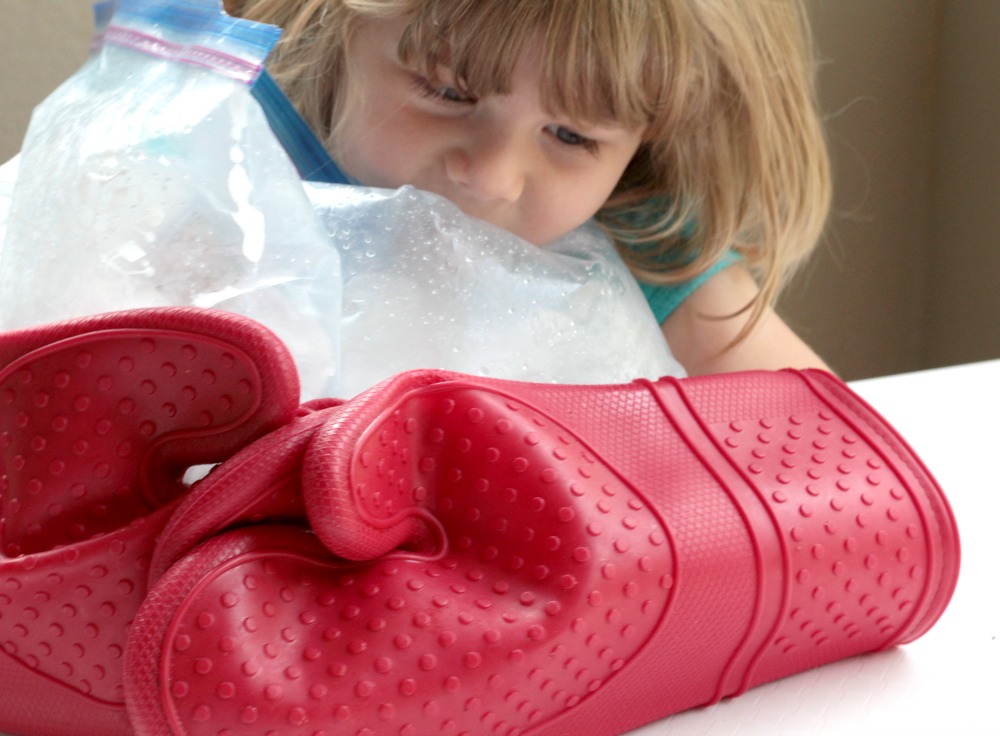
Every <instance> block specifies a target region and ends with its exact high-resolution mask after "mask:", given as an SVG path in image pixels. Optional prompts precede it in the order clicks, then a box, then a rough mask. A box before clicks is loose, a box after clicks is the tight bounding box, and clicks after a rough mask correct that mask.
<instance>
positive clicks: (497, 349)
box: [306, 184, 683, 396]
mask: <svg viewBox="0 0 1000 736" xmlns="http://www.w3.org/2000/svg"><path fill="white" fill-rule="evenodd" d="M306 186H307V191H308V193H309V196H310V198H311V199H312V201H313V203H314V205H315V206H316V208H317V212H318V213H319V214H320V216H321V217H322V220H323V223H324V224H325V226H326V228H327V231H328V233H329V235H330V238H331V239H332V241H333V243H334V244H335V245H336V247H337V249H338V251H339V252H340V255H341V267H342V270H343V288H344V295H343V299H344V301H343V324H342V331H341V338H342V341H343V345H344V346H345V350H344V353H343V356H342V364H341V381H342V384H341V388H342V389H343V393H342V395H344V396H351V395H354V394H355V393H357V391H359V390H360V389H362V388H367V387H368V386H371V385H372V384H373V383H375V382H376V381H378V380H380V379H382V378H386V377H388V376H390V375H392V374H394V373H398V372H401V371H403V370H408V369H413V368H426V367H434V368H447V369H451V370H455V371H461V372H464V373H470V374H473V375H479V376H494V377H503V378H511V379H519V380H526V381H542V382H553V381H555V382H561V383H619V382H625V381H629V380H631V379H633V378H639V377H645V378H658V377H660V376H665V375H673V376H681V375H683V369H682V368H681V367H680V365H679V364H678V363H677V362H676V361H675V360H674V359H673V357H672V356H671V354H670V352H669V349H668V348H667V345H666V342H665V341H664V339H663V335H662V333H661V332H660V328H659V325H657V324H656V320H655V319H654V317H653V315H652V312H651V311H650V309H649V306H648V305H647V303H646V301H645V299H644V297H643V295H642V292H641V291H640V290H639V287H638V285H637V284H636V282H635V279H634V278H633V277H632V276H631V274H630V273H629V271H628V269H627V268H626V266H625V264H624V263H623V262H622V260H621V258H620V257H619V256H618V254H617V252H616V251H615V248H614V246H613V245H612V244H611V242H610V241H609V240H608V239H607V238H606V237H605V236H604V235H603V234H602V233H601V232H600V231H599V230H598V229H597V228H596V226H592V225H587V226H584V227H582V228H579V229H578V230H575V231H573V232H571V233H570V234H568V235H566V236H564V237H563V238H561V239H559V240H557V241H555V242H553V243H550V244H549V245H546V246H545V247H542V248H539V247H537V246H534V245H532V244H531V243H528V242H527V241H525V240H522V239H520V238H518V237H516V236H514V235H512V234H510V233H508V232H506V231H503V230H501V229H499V228H496V227H493V226H492V225H489V224H488V223H484V222H481V221H478V220H473V219H472V218H469V217H467V216H465V215H464V214H463V213H462V212H461V211H460V210H459V209H458V208H457V207H455V206H454V205H453V204H452V203H451V202H449V201H448V200H446V199H444V198H442V197H439V196H436V195H434V194H430V193H428V192H424V191H420V190H417V189H413V188H412V187H403V188H401V189H398V190H378V189H366V188H360V187H345V186H336V185H327V186H323V185H318V184H307V185H306Z"/></svg>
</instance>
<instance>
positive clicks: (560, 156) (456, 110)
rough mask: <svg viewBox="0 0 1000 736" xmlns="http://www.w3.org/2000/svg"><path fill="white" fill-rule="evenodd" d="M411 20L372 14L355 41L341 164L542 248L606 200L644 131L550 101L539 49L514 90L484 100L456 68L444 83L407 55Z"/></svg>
mask: <svg viewBox="0 0 1000 736" xmlns="http://www.w3.org/2000/svg"><path fill="white" fill-rule="evenodd" d="M403 27H404V24H403V23H402V22H399V21H382V20H373V21H366V22H365V23H364V24H363V25H362V26H361V27H360V28H358V30H357V33H356V34H355V35H354V37H353V39H352V56H351V60H350V63H351V65H350V75H351V76H350V89H351V91H352V95H351V96H350V97H349V98H348V104H347V105H345V112H344V119H343V121H342V126H341V128H340V134H339V135H338V139H337V158H338V163H339V164H340V165H341V166H342V167H343V168H344V170H345V171H346V172H347V173H348V174H349V175H350V176H351V177H353V178H354V179H356V180H357V181H359V182H361V183H362V184H365V185H367V186H372V187H385V188H391V189H394V188H397V187H400V186H403V185H405V184H409V185H412V186H414V187H417V188H418V189H424V190H427V191H430V192H434V193H435V194H439V195H441V196H443V197H446V198H447V199H449V200H451V201H452V202H453V203H454V204H456V205H457V206H458V207H459V208H460V209H461V210H462V211H464V212H465V213H466V214H468V215H471V216H473V217H477V218H479V219H482V220H485V221H487V222H490V223H492V224H494V225H497V226H499V227H501V228H503V229H505V230H508V231H510V232H512V233H514V234H515V235H518V236H520V237H521V238H523V239H525V240H527V241H529V242H531V243H534V244H536V245H544V244H545V243H548V242H550V241H552V240H554V239H556V238H558V237H560V236H561V235H564V234H566V233H568V232H569V231H571V230H573V229H574V228H576V227H578V226H579V225H581V224H583V223H584V222H585V221H587V220H588V219H589V218H590V217H592V216H593V215H594V214H595V213H596V212H597V210H598V209H600V208H601V206H602V205H603V204H604V203H605V202H606V201H607V199H608V197H609V196H610V194H611V192H612V191H613V189H614V188H615V185H616V184H617V183H618V180H619V179H620V178H621V175H622V173H623V172H624V170H625V167H626V166H627V165H628V163H629V161H630V160H631V159H632V156H633V155H634V154H635V152H636V150H637V149H638V147H639V144H640V142H641V141H642V134H643V131H642V129H641V128H625V127H620V126H617V125H603V124H602V125H600V126H596V125H593V124H586V123H584V122H582V121H574V120H568V119H565V118H562V117H560V116H558V115H553V114H551V113H550V112H547V111H546V110H545V109H544V108H543V106H542V102H541V92H540V89H539V72H538V69H539V62H538V54H539V51H540V49H539V48H538V47H537V44H536V45H535V47H534V48H530V49H528V53H526V54H525V55H524V56H523V57H522V58H521V59H520V60H519V61H518V64H517V66H516V67H515V69H514V74H513V77H512V80H511V91H510V94H507V95H488V96H485V97H480V98H476V97H474V96H472V94H471V93H463V92H461V91H459V89H458V88H457V85H456V82H455V80H454V79H453V78H452V77H451V73H450V72H449V70H448V69H445V68H441V69H438V70H437V72H436V75H435V78H434V79H428V78H427V77H426V76H424V75H422V74H420V73H418V72H417V71H415V69H414V68H411V67H409V66H407V65H405V64H403V63H402V62H401V61H400V59H399V57H398V54H397V46H398V44H399V39H400V35H401V33H402V31H403Z"/></svg>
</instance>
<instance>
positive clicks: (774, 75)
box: [229, 0, 830, 333]
mask: <svg viewBox="0 0 1000 736" xmlns="http://www.w3.org/2000/svg"><path fill="white" fill-rule="evenodd" d="M229 5H232V6H241V7H239V8H234V9H236V10H238V11H239V12H241V14H242V15H244V16H245V17H249V18H253V19H255V20H260V21H263V22H267V23H273V24H276V25H279V26H281V27H282V28H284V31H285V32H284V35H283V37H282V40H281V41H280V43H279V44H278V47H277V48H276V50H275V54H274V55H273V57H272V59H271V60H270V62H269V67H270V70H271V73H272V75H273V76H274V77H275V78H276V79H277V81H278V83H279V84H280V85H281V86H282V87H283V89H284V90H285V91H286V93H287V94H288V96H289V97H290V98H291V99H292V101H293V102H294V103H295V105H296V106H297V107H298V109H299V110H300V112H301V114H302V115H303V117H304V118H305V119H306V121H307V122H308V123H309V124H310V125H311V126H312V128H313V130H315V131H316V132H317V133H318V135H319V136H320V138H321V139H323V140H324V141H325V143H326V145H327V147H328V148H330V149H331V151H335V150H336V139H337V123H338V121H339V120H340V119H341V113H342V110H341V108H340V107H339V105H340V104H341V103H342V101H343V99H344V98H345V97H346V95H345V94H344V92H345V88H344V86H343V85H344V83H345V80H346V77H347V71H348V67H347V64H346V58H347V54H348V50H349V44H350V39H351V35H352V33H353V30H354V29H355V28H356V27H357V23H358V21H359V20H363V19H365V18H403V17H405V18H409V23H408V25H407V27H406V30H405V31H404V33H403V36H402V38H401V40H400V45H399V52H400V57H401V58H402V59H404V60H405V61H407V62H409V63H413V64H415V65H422V66H423V67H424V68H426V69H429V70H433V69H434V68H435V67H436V65H437V63H438V62H439V61H445V60H446V61H447V65H448V67H449V68H450V70H451V71H452V73H453V74H454V76H455V77H456V79H457V80H458V81H459V82H460V83H461V84H462V85H463V86H464V87H466V88H467V89H468V90H471V91H472V92H473V93H475V94H476V95H487V94H491V93H503V92H506V91H507V90H508V89H509V80H510V78H511V73H512V70H513V68H514V66H515V64H516V62H517V60H518V57H519V55H520V53H521V51H522V49H523V48H524V47H525V46H526V44H527V43H529V42H530V41H531V40H532V39H534V38H536V37H537V35H538V33H539V31H541V32H542V33H543V36H544V38H545V50H544V52H543V53H544V57H543V69H542V80H543V81H542V95H543V100H544V102H545V104H546V105H548V106H549V107H551V108H552V109H553V111H557V112H559V113H562V114H566V115H568V116H569V117H570V118H577V119H581V120H586V121H590V122H601V121H607V120H614V121H617V122H619V123H622V124H625V125H644V126H647V127H646V130H647V134H646V136H645V140H644V142H643V144H642V145H641V147H640V149H639V151H638V153H637V154H636V156H635V157H634V159H633V160H632V162H631V163H630V164H629V166H628V168H627V169H626V171H625V173H624V175H623V176H622V179H621V181H620V182H619V184H618V186H617V188H616V189H615V191H614V192H613V194H612V195H611V197H610V198H609V200H608V201H607V203H606V204H605V205H604V207H603V208H602V209H601V210H600V211H599V212H598V213H597V215H596V219H597V221H598V222H599V223H600V224H601V225H602V227H603V228H604V229H605V230H606V232H607V233H608V235H609V236H610V237H611V238H612V240H614V242H615V243H616V244H617V245H618V247H619V249H620V250H621V252H622V255H623V257H624V258H625V260H626V262H627V263H628V264H629V266H630V268H631V269H632V271H633V273H635V275H636V276H637V278H639V279H640V280H643V281H647V282H650V283H669V282H676V281H682V280H687V279H690V278H692V277H694V276H695V275H697V274H699V273H702V272H704V271H705V270H707V269H708V268H710V267H711V266H712V265H713V264H714V263H715V262H717V261H718V260H719V259H720V258H721V257H722V256H723V255H724V254H725V253H727V252H728V251H729V250H734V251H736V252H738V253H739V254H740V255H741V256H742V257H743V259H744V262H745V263H746V264H747V266H748V267H749V268H750V269H751V271H753V273H754V274H755V276H756V277H757V280H758V283H759V285H760V287H761V291H760V296H759V298H758V299H757V301H756V302H755V303H753V304H752V305H748V308H749V309H751V319H750V320H749V322H748V325H747V328H745V330H744V333H745V332H746V330H747V329H749V327H750V326H752V324H753V323H754V322H755V321H756V319H757V317H758V316H759V315H760V313H761V311H762V310H763V309H764V307H765V306H766V305H767V304H769V303H771V302H772V301H773V299H774V298H775V296H776V295H777V293H778V291H779V289H780V287H781V286H782V285H783V284H784V282H785V281H786V279H787V277H788V276H789V275H790V274H791V273H792V272H793V270H794V268H795V266H796V265H797V264H798V263H800V262H801V260H802V259H803V258H804V257H805V256H806V255H807V254H808V253H809V252H810V251H811V250H812V248H813V247H814V245H815V243H816V242H817V240H818V238H819V235H820V233H821V231H822V228H823V225H824V222H825V220H826V216H827V213H828V210H829V207H830V171H829V161H828V157H827V149H826V142H825V138H824V133H823V129H822V124H821V121H820V117H819V114H818V112H817V106H816V102H815V90H814V69H813V65H814V61H813V56H812V48H811V43H812V41H811V36H810V32H809V27H808V23H807V21H806V18H805V12H804V10H803V8H802V6H801V3H800V2H799V1H798V0H503V1H502V2H499V1H493V0H245V1H244V2H239V1H238V0H236V1H235V2H230V3H229Z"/></svg>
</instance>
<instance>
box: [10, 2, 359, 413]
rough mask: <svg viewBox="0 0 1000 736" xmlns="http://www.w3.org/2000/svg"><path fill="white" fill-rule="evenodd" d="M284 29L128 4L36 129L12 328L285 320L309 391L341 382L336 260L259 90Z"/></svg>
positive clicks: (170, 5) (23, 172)
mask: <svg viewBox="0 0 1000 736" xmlns="http://www.w3.org/2000/svg"><path fill="white" fill-rule="evenodd" d="M104 7H106V6H104ZM278 36H279V31H278V29H276V28H274V27H272V26H266V25H262V24H257V23H249V22H247V21H243V20H238V19H234V18H231V17H229V16H227V15H224V14H223V13H222V10H221V5H220V3H219V2H218V0H171V1H170V2H165V1H163V0H119V2H118V3H117V4H116V6H115V7H114V14H113V15H112V16H111V18H110V21H109V23H108V25H107V26H106V27H105V28H99V36H98V38H99V43H98V44H97V46H96V48H95V49H94V51H93V53H92V54H91V57H90V58H89V59H88V60H87V62H86V63H85V64H84V65H83V66H82V67H81V69H80V70H79V71H78V72H77V73H75V74H74V75H73V76H72V77H70V78H69V79H68V80H67V81H66V82H64V83H63V84H62V85H61V86H60V87H59V88H58V89H57V90H56V91H55V92H53V93H52V94H51V95H50V96H49V97H48V98H47V99H45V100H44V101H43V102H42V103H41V104H40V105H39V106H38V107H37V108H36V110H35V111H34V114H33V116H32V120H31V123H30V125H29V129H28V132H27V134H26V136H25V139H24V143H23V146H22V149H21V154H20V157H19V167H18V168H19V170H18V174H17V179H16V181H15V184H14V188H13V196H12V200H11V203H10V208H9V214H8V222H7V233H6V237H5V240H4V245H3V250H2V252H0V319H2V326H3V328H4V329H12V328H16V327H23V326H28V325H33V324H40V323H44V322H51V321H56V320H60V319H64V318H69V317H77V316H83V315H88V314H95V313H100V312H108V311H115V310H121V309H127V308H135V307H151V306H178V305H185V306H201V307H213V308H217V309H224V310H228V311H234V312H239V313H242V314H245V315H247V316H249V317H253V318H255V319H258V320H259V321H261V322H263V323H264V324H266V325H267V326H268V327H270V328H271V329H272V330H274V331H275V332H276V333H277V334H278V335H279V336H280V337H281V338H282V340H284V341H285V342H286V343H287V345H288V346H289V348H290V350H291V351H292V353H293V355H294V356H295V357H296V360H297V363H298V365H299V371H300V374H301V380H302V385H303V392H304V393H305V394H309V395H317V394H321V393H324V392H325V391H327V390H328V389H329V388H331V387H333V386H335V385H336V378H337V376H336V371H337V366H338V363H339V355H338V352H339V346H338V342H337V340H338V331H337V329H336V324H337V322H338V319H339V308H340V272H339V258H338V256H337V253H336V251H335V250H334V249H333V248H331V247H330V244H329V240H328V238H327V237H326V235H325V233H324V232H323V231H322V229H321V228H320V226H319V223H318V222H317V220H316V217H315V216H314V214H313V209H312V207H311V205H310V203H309V201H308V199H307V198H306V196H305V194H304V193H303V191H302V185H301V181H300V179H299V176H298V173H297V172H296V170H295V168H294V166H293V165H292V163H291V162H290V160H289V158H288V156H287V154H286V153H285V151H284V150H283V148H282V147H281V145H280V144H279V143H278V142H277V140H276V139H275V137H274V135H273V133H272V132H271V130H270V127H269V125H268V123H267V120H266V118H265V115H264V114H263V112H262V110H261V109H260V106H259V105H258V104H257V102H256V101H255V100H254V99H253V97H252V96H251V93H250V85H251V84H252V83H253V81H254V80H255V79H256V78H257V75H258V74H259V73H260V71H261V69H262V63H263V60H264V57H265V56H266V55H267V53H268V52H269V50H270V49H271V48H272V47H273V45H274V43H275V42H276V41H277V39H278Z"/></svg>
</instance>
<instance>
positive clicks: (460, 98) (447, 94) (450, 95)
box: [413, 76, 476, 105]
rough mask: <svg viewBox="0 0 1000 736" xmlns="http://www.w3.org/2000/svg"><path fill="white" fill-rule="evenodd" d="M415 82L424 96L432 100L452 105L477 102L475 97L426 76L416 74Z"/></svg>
mask: <svg viewBox="0 0 1000 736" xmlns="http://www.w3.org/2000/svg"><path fill="white" fill-rule="evenodd" d="M413 84H414V86H415V87H416V88H417V90H418V91H419V92H420V93H421V94H422V95H423V96H424V97H428V98H430V99H432V100H439V101H441V102H444V103H447V104H450V105H469V104H472V103H474V102H476V98H475V97H472V96H470V95H466V94H463V93H462V92H461V91H459V90H457V89H455V88H454V87H451V86H449V85H447V84H437V85H436V84H433V83H432V82H431V81H430V80H428V79H426V78H424V77H420V76H414V78H413Z"/></svg>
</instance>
